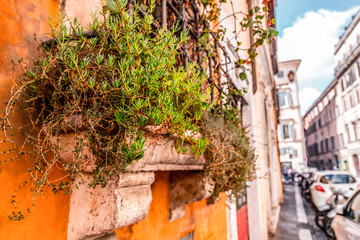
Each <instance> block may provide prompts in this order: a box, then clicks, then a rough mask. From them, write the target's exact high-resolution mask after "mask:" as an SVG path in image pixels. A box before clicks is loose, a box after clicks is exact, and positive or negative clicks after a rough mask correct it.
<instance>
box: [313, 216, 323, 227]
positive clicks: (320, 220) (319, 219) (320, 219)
mask: <svg viewBox="0 0 360 240" xmlns="http://www.w3.org/2000/svg"><path fill="white" fill-rule="evenodd" d="M324 218H325V215H324V214H316V217H315V223H316V226H318V227H319V228H320V229H324Z"/></svg>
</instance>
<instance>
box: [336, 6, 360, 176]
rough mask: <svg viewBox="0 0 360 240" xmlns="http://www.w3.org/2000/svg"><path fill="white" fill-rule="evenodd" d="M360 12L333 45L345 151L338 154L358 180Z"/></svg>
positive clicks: (359, 152) (340, 121) (339, 122)
mask: <svg viewBox="0 0 360 240" xmlns="http://www.w3.org/2000/svg"><path fill="white" fill-rule="evenodd" d="M359 56H360V11H358V12H357V14H356V15H355V16H353V19H352V21H351V23H350V24H349V25H348V26H347V27H346V30H345V32H344V33H343V35H342V36H341V37H340V39H339V42H338V43H337V44H336V46H335V60H336V63H337V67H336V73H335V77H336V79H337V81H338V84H337V93H338V94H337V98H338V99H337V108H336V115H337V116H339V117H338V118H337V120H338V128H337V131H338V133H339V134H340V135H341V136H343V138H344V142H345V146H346V151H342V153H341V157H340V159H341V163H342V165H343V167H344V168H345V169H348V170H350V171H351V172H352V173H353V174H356V175H357V176H358V177H360V160H359V158H360V59H359Z"/></svg>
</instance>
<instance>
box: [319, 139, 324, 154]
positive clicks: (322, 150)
mask: <svg viewBox="0 0 360 240" xmlns="http://www.w3.org/2000/svg"><path fill="white" fill-rule="evenodd" d="M320 150H321V153H323V152H324V141H321V142H320Z"/></svg>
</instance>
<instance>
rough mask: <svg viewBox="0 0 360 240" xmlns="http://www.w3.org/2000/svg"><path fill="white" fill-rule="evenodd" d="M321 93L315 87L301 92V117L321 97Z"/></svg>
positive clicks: (306, 88)
mask: <svg viewBox="0 0 360 240" xmlns="http://www.w3.org/2000/svg"><path fill="white" fill-rule="evenodd" d="M320 94H321V92H320V91H319V90H316V89H315V88H313V87H305V88H304V89H302V90H301V91H300V92H299V99H300V109H301V115H304V114H305V111H306V110H307V109H308V108H309V107H310V106H311V104H312V103H313V102H314V101H315V100H316V99H317V98H318V97H319V96H320Z"/></svg>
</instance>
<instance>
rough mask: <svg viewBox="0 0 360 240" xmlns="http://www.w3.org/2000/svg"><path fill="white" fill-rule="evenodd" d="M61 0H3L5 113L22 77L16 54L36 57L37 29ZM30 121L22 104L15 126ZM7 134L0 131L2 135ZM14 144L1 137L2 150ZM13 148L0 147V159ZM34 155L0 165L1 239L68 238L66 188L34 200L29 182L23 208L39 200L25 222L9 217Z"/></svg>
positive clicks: (0, 103) (0, 53)
mask: <svg viewBox="0 0 360 240" xmlns="http://www.w3.org/2000/svg"><path fill="white" fill-rule="evenodd" d="M58 8H59V6H58V1H57V0H21V1H16V0H0V114H3V111H4V109H5V102H6V100H7V99H8V97H9V94H10V89H11V87H12V86H13V85H14V82H13V81H14V80H15V81H16V80H18V79H19V75H20V71H19V69H18V71H17V72H16V73H15V74H13V73H12V70H11V69H12V66H11V63H10V61H11V59H14V60H17V59H19V58H24V60H25V62H31V61H29V60H30V59H31V58H32V57H36V44H35V41H34V37H33V35H34V33H36V34H37V36H38V37H40V36H42V35H43V34H44V33H46V32H48V31H49V27H48V24H47V19H48V17H49V16H53V17H55V16H56V15H57V13H58ZM26 123H27V120H26V118H25V117H24V115H23V114H22V113H21V111H19V110H17V113H16V115H15V118H14V124H15V125H16V126H22V125H24V124H26ZM3 139H4V135H3V134H2V133H0V141H1V140H3ZM23 139H24V132H23V131H19V132H17V134H16V136H15V142H16V143H17V144H18V145H21V143H22V142H23ZM9 147H12V145H7V144H4V143H0V152H2V151H4V150H6V149H7V148H9ZM7 157H8V154H3V153H0V161H2V160H4V159H6V158H7ZM33 161H34V159H32V158H31V157H30V156H29V155H28V156H23V157H21V158H18V159H16V160H14V161H13V162H9V163H5V164H3V165H2V166H0V239H6V240H22V239H24V240H33V239H36V240H41V239H44V240H45V239H46V240H48V239H52V240H56V239H61V240H64V239H66V232H67V222H68V214H69V205H70V197H69V196H64V195H63V194H62V193H61V194H57V195H56V196H55V195H54V194H53V193H52V192H51V191H45V196H44V197H43V198H42V197H40V196H39V197H38V199H37V200H36V201H35V202H34V201H32V193H30V191H29V189H28V188H29V186H28V185H27V186H26V187H25V188H24V189H21V190H20V191H19V192H18V194H17V201H18V204H19V206H20V209H19V210H22V211H23V212H24V211H25V212H26V208H27V207H29V206H31V204H32V203H33V202H34V203H35V205H36V206H35V207H33V208H32V209H31V213H30V214H26V215H25V216H26V217H25V219H24V220H22V221H20V222H10V221H9V220H8V215H9V214H10V213H11V211H13V205H12V204H11V196H12V195H13V193H14V190H15V189H16V188H17V187H18V186H19V185H20V184H21V183H23V182H24V181H26V180H28V179H29V175H28V172H27V169H28V168H30V167H31V165H32V163H33ZM63 174H64V173H63V172H62V171H61V170H58V169H55V170H54V172H53V174H52V177H54V178H57V177H59V176H62V175H63Z"/></svg>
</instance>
